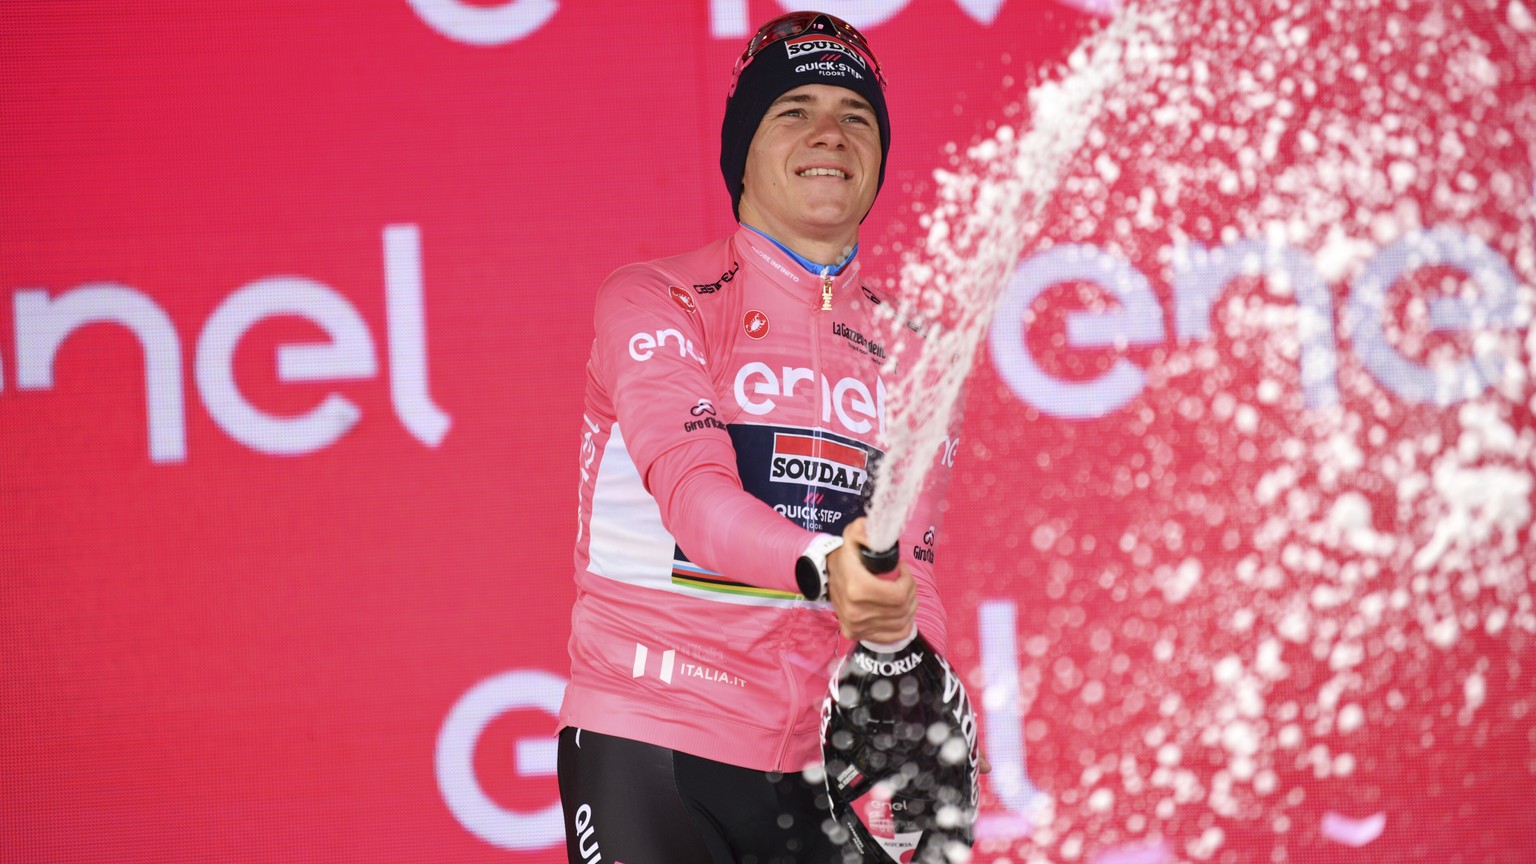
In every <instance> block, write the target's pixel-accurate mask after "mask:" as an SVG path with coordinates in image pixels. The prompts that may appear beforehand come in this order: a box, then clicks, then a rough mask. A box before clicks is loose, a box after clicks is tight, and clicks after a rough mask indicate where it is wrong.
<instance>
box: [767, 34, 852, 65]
mask: <svg viewBox="0 0 1536 864" xmlns="http://www.w3.org/2000/svg"><path fill="white" fill-rule="evenodd" d="M784 47H785V49H786V50H788V51H789V59H791V60H804V59H807V58H808V57H809V56H810V55H811V54H814V53H816V52H818V51H834V52H836V53H838V54H841V55H843V56H844V57H847V58H849V59H850V60H852V61H853V62H855V63H857V64H858V65H859V68H860V69H868V68H869V65H868V64H866V63H865V62H864V58H863V57H860V56H859V52H857V51H855V50H853V49H852V48H849V47H848V46H847V45H845V44H843V43H842V42H839V41H837V40H836V39H823V38H821V37H819V36H807V37H803V38H800V39H786V40H785V42H784Z"/></svg>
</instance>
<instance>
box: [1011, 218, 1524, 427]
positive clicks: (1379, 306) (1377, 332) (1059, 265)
mask: <svg viewBox="0 0 1536 864" xmlns="http://www.w3.org/2000/svg"><path fill="white" fill-rule="evenodd" d="M1161 257H1163V258H1166V259H1167V260H1170V261H1171V262H1172V265H1173V266H1172V274H1171V278H1170V282H1171V284H1172V294H1173V312H1174V320H1173V326H1172V328H1171V333H1170V329H1169V327H1168V326H1167V325H1166V324H1165V322H1164V320H1163V309H1162V306H1161V303H1160V301H1159V300H1158V298H1157V296H1156V295H1155V294H1154V293H1153V291H1152V286H1151V282H1150V281H1149V280H1148V279H1147V277H1146V274H1144V273H1142V272H1141V271H1140V270H1139V269H1137V268H1136V266H1135V265H1134V264H1132V263H1131V262H1130V261H1127V260H1125V259H1124V258H1121V257H1118V256H1116V255H1112V254H1111V253H1109V252H1107V251H1105V250H1103V249H1101V248H1099V247H1097V246H1094V245H1091V244H1082V245H1065V246H1056V247H1053V248H1051V249H1048V250H1046V251H1044V252H1041V253H1038V254H1036V255H1033V256H1031V257H1029V258H1027V259H1025V260H1024V261H1023V262H1021V263H1020V264H1019V266H1018V268H1017V269H1016V270H1015V271H1014V274H1013V278H1012V279H1011V280H1010V281H1009V283H1008V285H1007V286H1006V287H1005V288H1004V290H1003V295H1002V298H1001V300H1000V301H999V302H998V306H997V313H996V315H995V317H994V318H993V319H992V327H991V331H990V346H991V351H992V361H993V366H994V367H995V368H996V369H997V371H998V374H999V375H1000V376H1001V377H1002V379H1003V380H1004V381H1005V382H1006V383H1007V384H1008V386H1009V388H1010V389H1012V390H1013V392H1014V394H1015V395H1017V396H1018V397H1019V398H1020V399H1023V400H1024V401H1026V402H1028V403H1029V404H1031V405H1033V406H1035V407H1036V408H1038V409H1040V410H1041V411H1044V412H1045V413H1047V414H1051V415H1053V416H1056V417H1063V418H1066V419H1070V420H1091V419H1094V418H1098V417H1103V416H1105V415H1106V414H1109V413H1111V412H1113V411H1117V410H1119V409H1120V408H1123V407H1125V406H1126V405H1127V404H1129V403H1130V402H1131V400H1133V399H1135V398H1136V397H1137V396H1139V395H1140V394H1141V392H1142V391H1143V390H1144V389H1145V388H1146V384H1147V376H1146V373H1145V372H1144V371H1142V370H1141V369H1140V368H1139V367H1137V366H1136V365H1135V364H1133V363H1132V362H1131V361H1130V360H1127V359H1125V358H1123V357H1122V358H1120V359H1118V360H1116V361H1115V363H1114V364H1113V365H1111V366H1110V368H1109V369H1107V370H1106V371H1104V372H1103V373H1101V374H1099V375H1098V376H1096V377H1094V378H1091V379H1089V380H1086V381H1069V380H1066V379H1062V378H1057V377H1055V376H1054V375H1052V374H1051V373H1049V372H1048V371H1046V369H1045V368H1044V367H1042V366H1041V365H1040V364H1039V363H1038V362H1037V358H1036V357H1035V356H1034V355H1033V354H1032V353H1031V349H1030V347H1029V345H1028V343H1027V341H1026V339H1025V331H1026V328H1027V326H1028V320H1029V317H1030V316H1029V315H1028V314H1027V313H1028V312H1029V309H1030V306H1031V305H1032V304H1033V303H1034V302H1035V300H1036V298H1038V297H1039V296H1040V294H1041V293H1043V292H1044V291H1045V290H1046V289H1048V288H1050V287H1051V286H1053V285H1057V284H1060V283H1063V282H1068V281H1087V282H1093V283H1095V284H1097V285H1099V286H1100V287H1102V288H1104V289H1105V290H1106V291H1107V292H1109V293H1110V294H1111V295H1112V296H1113V298H1114V299H1115V300H1116V301H1117V305H1116V306H1115V307H1113V308H1110V309H1106V310H1104V311H1101V312H1086V311H1077V312H1071V313H1068V315H1067V322H1066V323H1067V333H1066V341H1067V345H1068V346H1070V347H1073V348H1088V349H1096V348H1109V347H1124V346H1137V345H1143V346H1144V345H1161V344H1164V342H1165V341H1166V340H1167V339H1168V338H1169V336H1170V335H1171V336H1172V337H1173V338H1174V339H1175V340H1177V341H1178V342H1180V343H1189V342H1200V341H1205V340H1209V339H1212V338H1214V334H1213V330H1212V326H1211V316H1212V309H1213V307H1214V306H1215V304H1216V301H1217V300H1218V299H1219V298H1220V297H1221V296H1222V293H1223V292H1224V291H1225V290H1226V288H1227V286H1228V285H1230V284H1231V283H1232V282H1233V281H1234V280H1236V279H1239V278H1242V277H1245V276H1251V275H1255V274H1256V273H1262V274H1264V275H1269V274H1275V275H1276V277H1277V278H1283V279H1284V280H1286V282H1287V283H1288V284H1289V285H1290V286H1291V290H1292V294H1293V296H1294V297H1295V301H1296V305H1297V307H1298V315H1297V324H1298V328H1297V329H1298V333H1297V337H1296V338H1297V341H1298V345H1299V351H1298V363H1299V365H1300V369H1299V373H1300V374H1299V376H1298V377H1299V378H1300V380H1301V388H1302V398H1303V402H1304V404H1305V405H1306V406H1307V407H1308V408H1323V407H1327V406H1329V405H1334V404H1337V403H1338V401H1339V389H1338V382H1337V377H1338V368H1339V359H1338V346H1339V339H1340V337H1339V336H1335V333H1334V327H1333V320H1334V308H1333V295H1332V292H1331V290H1330V289H1329V287H1328V283H1327V281H1326V280H1325V279H1324V278H1323V276H1322V273H1321V272H1320V270H1319V268H1318V265H1317V262H1316V260H1315V259H1314V257H1313V256H1312V255H1309V254H1308V253H1306V252H1305V251H1303V250H1301V249H1296V248H1293V247H1290V246H1286V245H1283V244H1272V243H1270V242H1269V241H1267V240H1262V239H1254V238H1250V239H1245V240H1236V241H1233V242H1231V243H1229V244H1227V245H1224V246H1220V247H1216V248H1207V247H1205V246H1201V245H1199V244H1179V245H1176V246H1173V247H1170V248H1168V249H1166V250H1165V254H1164V255H1163V256H1161ZM1437 265H1444V266H1449V267H1453V268H1455V269H1457V270H1460V271H1461V272H1463V273H1465V274H1466V275H1467V276H1468V277H1470V278H1471V279H1472V281H1473V282H1475V283H1476V284H1477V286H1478V289H1479V292H1478V294H1477V296H1475V297H1470V298H1468V297H1459V296H1457V297H1434V298H1432V299H1430V300H1429V302H1428V304H1427V305H1428V314H1429V325H1430V329H1431V330H1432V331H1434V332H1437V333H1447V332H1467V331H1477V330H1497V329H1515V328H1523V327H1527V326H1529V324H1530V321H1529V311H1528V310H1526V309H1523V308H1522V307H1521V306H1520V304H1519V297H1518V295H1519V284H1520V283H1519V280H1517V279H1516V278H1515V275H1514V271H1512V270H1511V269H1510V266H1509V263H1508V262H1507V261H1505V260H1504V259H1503V258H1502V257H1500V255H1499V253H1498V252H1496V251H1494V250H1493V249H1492V248H1490V247H1489V246H1488V244H1487V243H1485V242H1483V241H1482V240H1480V239H1478V238H1477V237H1475V236H1473V235H1471V234H1468V233H1466V232H1465V231H1463V230H1461V229H1459V228H1455V227H1451V226H1439V227H1435V228H1430V229H1427V230H1424V231H1418V232H1414V233H1412V234H1409V235H1407V236H1405V237H1403V238H1401V239H1399V240H1398V241H1396V242H1395V243H1393V244H1392V245H1391V246H1388V247H1387V248H1385V249H1381V250H1379V251H1378V252H1376V254H1374V255H1372V256H1371V258H1370V259H1369V260H1368V261H1366V262H1365V264H1364V266H1363V267H1362V268H1361V270H1360V272H1359V273H1358V274H1357V275H1356V276H1355V277H1354V278H1353V279H1352V280H1350V283H1349V293H1348V295H1347V298H1346V300H1345V305H1344V308H1343V309H1342V310H1340V313H1341V314H1340V315H1339V319H1340V324H1341V330H1342V337H1343V338H1347V339H1349V340H1351V342H1352V343H1353V346H1354V351H1355V355H1356V357H1357V358H1358V359H1359V361H1360V364H1361V365H1362V366H1364V367H1365V369H1366V371H1368V372H1369V373H1370V374H1371V376H1372V377H1373V378H1375V379H1376V381H1377V382H1378V383H1380V384H1381V385H1382V386H1383V387H1385V388H1386V389H1388V390H1390V391H1392V392H1393V393H1394V394H1396V395H1397V396H1398V397H1399V398H1401V399H1403V400H1404V401H1406V402H1410V403H1415V404H1421V405H1437V406H1440V407H1445V406H1448V405H1453V404H1455V403H1457V402H1461V401H1464V400H1467V399H1471V398H1473V397H1475V396H1477V395H1478V394H1479V393H1482V392H1483V391H1484V390H1486V389H1488V387H1489V386H1491V384H1492V383H1493V382H1497V381H1501V380H1503V379H1504V377H1505V367H1506V366H1508V365H1509V364H1510V363H1512V362H1514V360H1513V359H1512V358H1510V357H1507V356H1505V355H1504V354H1502V353H1500V349H1499V346H1498V345H1497V343H1496V342H1492V341H1488V342H1483V341H1477V342H1474V345H1473V349H1472V356H1471V357H1468V358H1466V359H1464V360H1461V361H1459V362H1455V363H1440V364H1435V365H1433V366H1430V365H1426V364H1425V363H1421V362H1418V361H1416V360H1412V359H1410V358H1408V357H1406V356H1404V355H1403V354H1402V353H1401V352H1400V351H1399V350H1398V349H1397V348H1396V347H1395V346H1394V345H1393V344H1392V342H1391V340H1390V339H1388V337H1387V334H1386V330H1387V325H1386V320H1387V315H1388V312H1389V310H1390V308H1391V294H1392V291H1393V289H1394V288H1395V286H1396V285H1397V284H1398V282H1399V280H1401V279H1402V277H1404V276H1407V275H1409V274H1411V273H1413V272H1414V271H1415V270H1417V269H1419V268H1420V267H1428V266H1437Z"/></svg>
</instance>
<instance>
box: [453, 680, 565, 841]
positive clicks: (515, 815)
mask: <svg viewBox="0 0 1536 864" xmlns="http://www.w3.org/2000/svg"><path fill="white" fill-rule="evenodd" d="M564 693H565V679H563V678H561V677H559V676H558V675H552V674H550V673H548V672H543V671H540V670H537V669H515V670H513V671H511V672H503V673H502V674H500V675H496V676H493V677H491V678H487V679H486V680H484V681H481V682H480V683H479V684H476V685H475V686H474V687H471V688H470V690H469V692H468V693H465V694H464V695H463V696H461V697H460V698H459V701H458V702H456V703H454V706H453V708H452V710H450V711H449V712H448V718H447V719H446V720H444V721H443V728H442V731H440V732H438V735H437V759H436V762H437V788H438V791H439V792H440V793H442V796H443V801H444V802H445V803H446V804H447V805H448V809H449V810H451V811H452V812H453V816H454V818H455V819H457V820H459V824H460V825H463V826H464V828H465V829H466V830H468V831H469V833H471V834H473V835H475V836H476V837H479V838H480V839H481V840H484V841H485V842H487V843H489V844H491V845H492V846H497V847H499V848H502V849H511V850H514V851H528V850H531V849H543V848H545V847H548V846H553V845H555V844H556V843H559V842H560V841H561V840H563V839H564V838H565V825H564V821H563V820H562V819H561V815H560V801H559V799H558V798H557V799H556V800H555V802H554V803H552V804H550V805H548V806H547V807H543V808H541V809H538V810H534V811H532V812H525V811H521V810H508V809H506V808H504V807H502V806H501V805H499V804H497V803H496V802H495V801H492V800H491V798H490V796H489V795H486V794H485V790H484V789H482V788H480V780H479V779H478V778H477V777H475V747H476V746H477V745H478V744H479V742H480V735H481V733H483V732H484V731H485V729H486V727H487V726H489V725H491V722H492V721H494V720H495V719H496V718H498V717H500V716H502V715H503V714H506V713H508V712H510V711H518V710H523V709H528V708H536V709H539V710H541V711H545V712H547V713H548V714H549V715H550V717H551V718H555V717H558V716H560V699H561V697H562V696H563V695H564ZM556 747H557V745H556V743H555V739H553V738H549V737H541V738H523V739H519V740H518V742H517V751H516V759H517V761H516V766H515V767H516V769H517V773H518V775H519V776H523V777H548V776H551V775H553V774H554V773H555V761H556Z"/></svg>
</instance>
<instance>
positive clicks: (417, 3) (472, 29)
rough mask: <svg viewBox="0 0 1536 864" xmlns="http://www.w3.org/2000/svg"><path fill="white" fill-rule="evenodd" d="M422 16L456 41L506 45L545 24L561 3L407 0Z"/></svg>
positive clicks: (541, 0)
mask: <svg viewBox="0 0 1536 864" xmlns="http://www.w3.org/2000/svg"><path fill="white" fill-rule="evenodd" d="M407 2H409V3H410V4H411V8H412V9H414V10H416V14H417V15H420V16H421V20H423V21H425V22H427V23H428V24H429V25H431V27H432V29H433V30H436V31H437V32H439V33H441V34H443V35H444V36H447V37H448V38H449V39H452V40H454V41H455V42H467V43H469V44H471V45H504V44H506V43H508V42H515V41H517V40H518V39H521V38H523V37H524V36H527V35H528V34H530V33H532V32H534V31H535V30H537V29H539V28H540V27H543V26H544V24H545V23H546V22H548V21H549V19H550V18H553V17H554V15H555V13H556V12H557V11H559V9H560V4H558V3H556V2H555V0H511V2H509V3H503V4H502V5H500V6H474V5H471V4H468V3H463V2H460V0H407Z"/></svg>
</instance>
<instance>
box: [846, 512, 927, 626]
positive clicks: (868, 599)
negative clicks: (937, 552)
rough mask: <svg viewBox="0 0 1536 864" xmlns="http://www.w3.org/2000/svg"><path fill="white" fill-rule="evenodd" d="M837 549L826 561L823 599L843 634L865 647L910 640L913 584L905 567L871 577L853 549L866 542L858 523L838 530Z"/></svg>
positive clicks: (914, 596) (914, 602)
mask: <svg viewBox="0 0 1536 864" xmlns="http://www.w3.org/2000/svg"><path fill="white" fill-rule="evenodd" d="M843 540H844V541H846V542H844V543H843V545H842V547H841V548H839V549H837V550H836V551H834V552H833V553H832V555H831V556H830V557H828V559H827V596H828V597H829V598H830V599H831V601H832V608H833V609H835V610H836V611H837V620H838V624H839V626H840V627H841V628H842V631H843V635H844V636H846V637H848V638H849V639H862V640H866V641H869V642H886V643H889V642H900V641H901V640H903V639H905V638H907V637H908V636H910V635H912V624H913V621H915V620H916V616H917V583H916V582H915V581H914V580H913V579H912V574H911V572H910V571H908V570H907V565H906V564H905V563H898V564H897V565H896V570H895V571H894V574H891V573H887V574H883V575H879V576H877V575H875V574H874V573H871V572H869V571H868V570H866V569H864V564H863V562H862V561H860V560H859V551H858V547H859V546H866V545H868V543H869V535H868V534H866V533H865V530H864V519H863V518H862V517H861V518H858V519H855V520H853V521H852V522H850V523H848V527H846V528H844V529H843Z"/></svg>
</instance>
